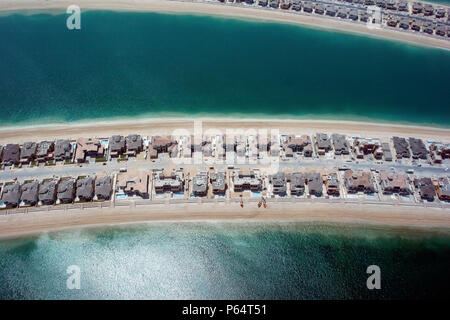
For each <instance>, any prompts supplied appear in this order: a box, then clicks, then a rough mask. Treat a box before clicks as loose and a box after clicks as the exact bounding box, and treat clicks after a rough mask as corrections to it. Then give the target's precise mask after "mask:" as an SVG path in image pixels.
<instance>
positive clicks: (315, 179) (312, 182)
mask: <svg viewBox="0 0 450 320" xmlns="http://www.w3.org/2000/svg"><path fill="white" fill-rule="evenodd" d="M306 184H307V185H308V191H309V194H310V195H314V196H316V197H320V196H322V193H323V180H322V176H321V175H320V173H318V172H307V173H306Z"/></svg>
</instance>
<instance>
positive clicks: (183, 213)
mask: <svg viewBox="0 0 450 320" xmlns="http://www.w3.org/2000/svg"><path fill="white" fill-rule="evenodd" d="M208 220H209V221H298V222H320V223H338V224H345V225H346V226H351V225H355V226H358V225H359V226H371V227H380V228H383V227H386V226H389V227H399V228H412V229H414V230H417V231H419V230H422V231H426V230H428V231H433V230H434V231H439V232H444V233H448V232H449V231H450V214H449V212H448V211H447V210H443V209H440V208H421V207H417V208H413V209H411V208H408V207H395V206H392V207H390V206H389V207H387V206H380V205H359V204H343V205H341V206H339V207H336V206H333V205H329V204H321V203H315V204H308V205H306V206H300V207H299V206H298V204H297V205H296V204H289V203H284V204H280V203H276V204H275V203H273V204H269V206H268V208H266V209H258V208H257V207H256V205H248V206H246V207H244V208H240V206H239V204H238V203H230V204H225V203H220V204H201V205H195V204H194V205H192V204H171V205H169V206H168V205H162V204H153V205H149V206H142V207H138V208H131V209H130V208H123V207H121V208H120V207H119V208H118V207H116V208H90V209H83V210H80V209H76V210H69V211H64V210H61V211H58V210H55V211H50V212H46V211H41V212H34V213H27V214H10V215H1V216H0V238H15V237H21V236H24V235H31V234H37V233H40V232H47V231H55V230H64V229H70V228H81V227H89V226H91V227H93V226H106V225H117V224H127V223H142V222H154V221H208Z"/></svg>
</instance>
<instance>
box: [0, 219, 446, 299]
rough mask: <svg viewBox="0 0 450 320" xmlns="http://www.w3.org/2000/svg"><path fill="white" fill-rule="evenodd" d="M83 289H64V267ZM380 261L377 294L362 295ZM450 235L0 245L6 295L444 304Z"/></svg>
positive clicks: (245, 231)
mask: <svg viewBox="0 0 450 320" xmlns="http://www.w3.org/2000/svg"><path fill="white" fill-rule="evenodd" d="M70 265H76V266H78V267H79V268H80V286H81V288H80V290H68V289H67V287H66V281H67V278H68V277H69V274H67V273H66V270H67V268H68V266H70ZM369 265H378V266H379V267H380V270H381V290H368V289H367V287H366V280H367V277H368V276H369V275H368V274H367V273H366V269H367V267H368V266H369ZM449 269H450V238H449V236H448V234H447V235H439V234H434V235H430V234H428V235H427V234H421V235H414V236H413V235H412V233H411V232H410V231H407V232H405V231H392V230H391V231H389V229H384V230H373V229H365V228H361V227H359V228H348V227H343V226H325V225H312V224H302V223H271V224H255V223H252V224H247V223H212V222H211V223H170V224H169V223H156V224H151V225H136V226H126V227H115V228H111V227H108V228H101V229H89V230H84V231H75V232H74V231H70V232H69V231H67V232H57V233H51V234H48V235H42V236H37V237H31V238H27V239H21V240H11V241H2V242H0V270H1V272H0V284H1V285H0V298H2V299H11V298H14V299H78V298H88V299H94V298H98V299H113V298H120V299H122V298H126V299H128V298H136V299H141V298H151V299H164V298H169V299H256V298H258V299H350V298H357V299H372V298H374V299H397V298H411V299H416V298H444V297H445V296H447V295H446V294H448V290H449V289H450V275H449V273H448V270H449Z"/></svg>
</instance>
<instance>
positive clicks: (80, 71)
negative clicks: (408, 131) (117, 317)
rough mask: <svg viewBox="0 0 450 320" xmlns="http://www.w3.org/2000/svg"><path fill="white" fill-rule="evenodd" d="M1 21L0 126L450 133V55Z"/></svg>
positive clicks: (37, 20) (183, 27) (134, 18)
mask: <svg viewBox="0 0 450 320" xmlns="http://www.w3.org/2000/svg"><path fill="white" fill-rule="evenodd" d="M66 17H67V15H65V14H56V15H49V14H35V15H22V14H12V15H6V16H1V17H0V38H1V39H2V41H0V57H1V58H0V88H1V90H0V125H11V124H13V125H17V124H34V123H48V122H52V121H86V120H92V119H98V118H106V119H111V118H122V117H127V118H129V117H131V118H134V117H138V118H143V117H158V116H161V115H165V116H167V115H171V116H196V115H203V116H205V115H206V116H230V115H234V116H239V117H250V118H252V117H256V116H261V117H278V118H279V117H284V118H294V117H306V118H327V119H330V118H331V119H368V120H372V121H395V122H408V123H420V124H436V125H440V126H446V127H448V126H449V124H450V116H449V112H448V110H449V107H450V90H449V85H448V74H449V73H450V52H449V51H445V50H440V49H432V48H422V47H417V46H412V45H408V44H403V43H397V42H393V41H387V40H386V41H385V40H380V39H372V38H368V37H364V36H358V35H350V34H342V33H333V32H326V31H320V30H314V29H307V28H302V27H298V26H292V25H280V24H275V23H262V22H248V21H240V20H234V19H222V18H214V17H205V16H189V15H167V14H156V13H130V12H128V13H126V12H122V13H117V12H107V11H100V12H98V11H97V12H84V13H82V23H81V26H82V29H81V30H79V31H69V30H67V28H66Z"/></svg>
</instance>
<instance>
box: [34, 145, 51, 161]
mask: <svg viewBox="0 0 450 320" xmlns="http://www.w3.org/2000/svg"><path fill="white" fill-rule="evenodd" d="M54 150H55V143H54V142H53V141H41V142H39V146H38V149H37V152H36V161H38V162H46V161H49V160H53V151H54Z"/></svg>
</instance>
